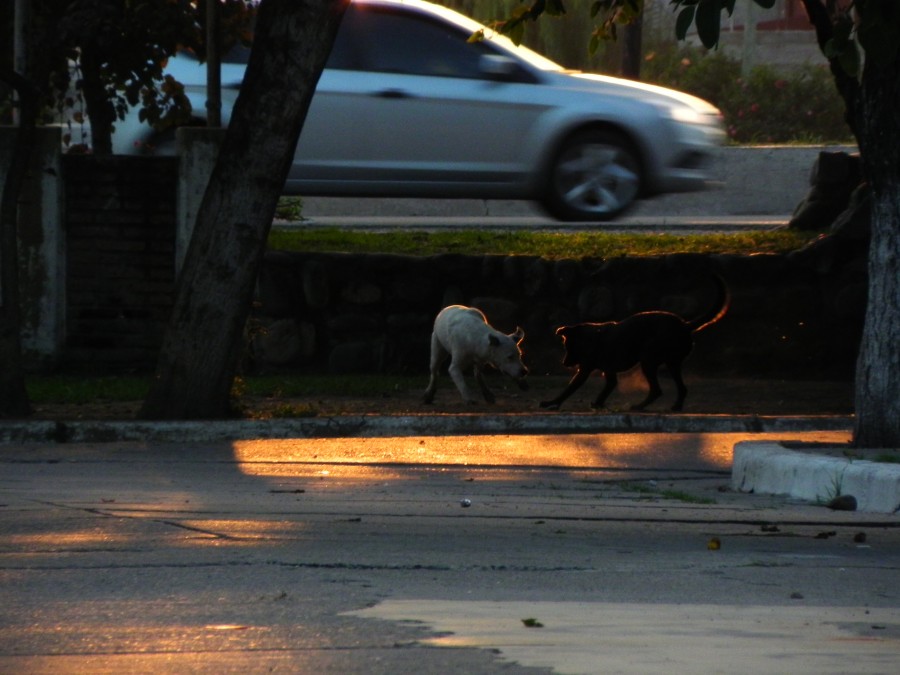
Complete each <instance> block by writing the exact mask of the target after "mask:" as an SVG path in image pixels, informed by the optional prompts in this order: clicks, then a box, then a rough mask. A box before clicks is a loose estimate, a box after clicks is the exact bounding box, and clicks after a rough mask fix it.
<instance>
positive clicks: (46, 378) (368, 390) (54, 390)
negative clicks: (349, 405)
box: [25, 374, 423, 417]
mask: <svg viewBox="0 0 900 675" xmlns="http://www.w3.org/2000/svg"><path fill="white" fill-rule="evenodd" d="M150 380H151V376H150V375H144V376H138V375H112V376H104V377H91V376H82V375H41V374H34V375H29V376H28V377H26V378H25V387H26V390H27V392H28V398H29V400H30V401H31V402H32V403H36V404H55V403H67V404H75V405H77V404H85V403H102V402H110V401H116V402H128V401H140V400H143V399H144V397H145V396H146V395H147V392H148V391H149V389H150ZM422 382H423V380H422V376H421V375H420V376H418V377H413V376H390V375H354V376H349V375H346V376H344V375H264V376H251V377H247V376H244V377H238V378H236V379H235V384H234V389H233V394H234V396H235V397H236V398H237V399H238V400H239V399H240V398H241V397H242V396H259V397H265V398H273V399H275V398H292V397H301V396H322V397H328V396H360V397H380V396H383V395H384V393H385V392H389V391H407V390H409V389H420V388H422V386H423V384H422ZM301 407H304V406H296V405H295V406H285V409H284V410H281V411H279V409H278V407H276V408H273V410H272V411H271V414H272V415H273V416H283V417H309V416H311V415H314V414H316V413H315V411H312V410H300V408H301ZM287 408H291V410H288V409H287Z"/></svg>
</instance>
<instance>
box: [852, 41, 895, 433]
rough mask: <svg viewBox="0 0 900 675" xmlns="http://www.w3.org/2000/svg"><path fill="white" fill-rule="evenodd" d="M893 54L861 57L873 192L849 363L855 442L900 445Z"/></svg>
mask: <svg viewBox="0 0 900 675" xmlns="http://www.w3.org/2000/svg"><path fill="white" fill-rule="evenodd" d="M898 110H900V56H894V58H893V59H892V60H891V61H890V62H889V63H880V64H879V63H874V62H867V63H866V67H865V71H864V72H863V77H862V86H861V94H860V109H859V113H858V115H857V119H858V120H859V132H860V133H859V138H860V153H861V157H862V160H863V167H864V168H865V171H866V176H867V179H868V182H869V187H870V190H871V193H872V228H871V229H872V235H871V237H872V238H871V243H870V244H869V296H868V302H867V305H866V319H865V324H864V327H863V336H862V344H861V346H860V353H859V360H858V362H857V367H856V425H855V429H854V443H855V444H856V445H857V446H860V447H874V448H881V447H891V448H900V124H898V121H897V111H898Z"/></svg>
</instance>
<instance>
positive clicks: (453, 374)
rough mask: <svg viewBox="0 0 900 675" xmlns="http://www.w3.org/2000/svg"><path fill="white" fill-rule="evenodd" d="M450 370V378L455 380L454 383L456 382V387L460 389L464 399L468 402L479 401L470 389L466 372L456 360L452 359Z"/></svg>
mask: <svg viewBox="0 0 900 675" xmlns="http://www.w3.org/2000/svg"><path fill="white" fill-rule="evenodd" d="M448 372H449V373H450V378H451V379H452V380H453V382H454V384H456V388H457V389H459V393H460V394H462V397H463V400H464V401H465V402H466V403H478V399H476V398H475V396H474V395H473V394H472V392H471V391H469V386H468V385H467V384H466V376H465V373H464V372H463V369H462V368H461V367H460V365H459V364H458V363H456V362H455V361H452V362H451V363H450V368H449V369H448Z"/></svg>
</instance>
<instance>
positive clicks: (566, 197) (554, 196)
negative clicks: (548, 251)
mask: <svg viewBox="0 0 900 675" xmlns="http://www.w3.org/2000/svg"><path fill="white" fill-rule="evenodd" d="M640 191H641V164H640V160H639V159H638V156H637V153H636V151H635V150H634V148H633V147H632V146H631V144H629V143H628V142H627V140H626V139H625V138H623V137H622V136H621V135H620V134H617V133H615V132H611V131H601V130H597V131H586V132H582V133H580V134H577V135H575V136H573V137H572V138H570V139H569V140H568V141H566V142H565V143H564V144H563V145H562V147H561V148H560V150H559V152H558V153H557V154H556V155H555V157H554V158H553V160H552V162H551V163H550V166H549V171H548V173H547V185H546V192H545V194H544V199H543V205H544V208H546V209H547V211H549V212H550V214H551V215H553V216H554V217H556V218H559V219H560V220H582V221H585V220H610V219H612V218H615V217H617V216H619V215H621V214H622V213H624V212H625V211H626V210H627V209H628V208H629V207H631V206H632V205H633V204H634V202H635V200H636V199H637V197H638V195H639V194H640Z"/></svg>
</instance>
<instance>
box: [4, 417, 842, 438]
mask: <svg viewBox="0 0 900 675" xmlns="http://www.w3.org/2000/svg"><path fill="white" fill-rule="evenodd" d="M851 426H852V418H850V417H847V416H834V415H811V416H791V417H774V416H763V415H667V414H652V413H650V414H646V413H645V414H610V415H598V414H593V413H583V414H577V413H576V414H558V413H557V414H502V415H479V414H470V415H340V416H335V417H312V418H296V419H278V420H210V421H184V422H143V421H82V420H78V421H56V422H54V421H50V420H48V421H34V422H32V421H26V422H3V423H0V444H3V443H53V442H55V443H109V442H129V441H150V442H158V443H173V442H179V443H198V442H200V443H205V442H219V441H232V440H250V439H274V438H340V437H347V438H358V437H386V436H417V435H440V436H459V435H486V434H600V433H742V432H745V433H760V432H763V433H765V432H773V433H774V432H791V431H845V430H848V429H850V428H851Z"/></svg>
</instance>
